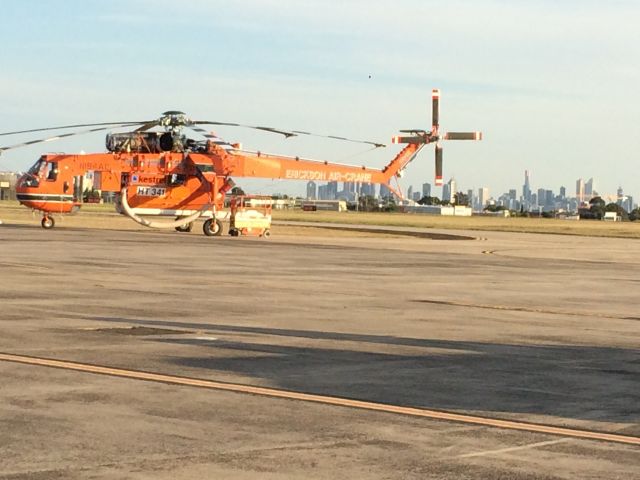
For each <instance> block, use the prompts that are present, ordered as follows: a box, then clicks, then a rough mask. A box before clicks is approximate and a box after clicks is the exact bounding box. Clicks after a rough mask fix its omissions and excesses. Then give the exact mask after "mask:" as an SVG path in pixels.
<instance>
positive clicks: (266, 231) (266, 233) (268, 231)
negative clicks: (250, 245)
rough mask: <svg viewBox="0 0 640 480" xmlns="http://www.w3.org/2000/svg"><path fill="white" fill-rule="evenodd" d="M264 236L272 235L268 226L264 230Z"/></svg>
mask: <svg viewBox="0 0 640 480" xmlns="http://www.w3.org/2000/svg"><path fill="white" fill-rule="evenodd" d="M262 236H263V237H264V238H269V237H270V236H271V231H270V230H269V229H268V228H267V229H266V230H265V231H264V232H262Z"/></svg>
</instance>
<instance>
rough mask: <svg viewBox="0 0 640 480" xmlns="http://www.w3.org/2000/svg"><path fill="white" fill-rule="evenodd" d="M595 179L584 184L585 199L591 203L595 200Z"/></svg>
mask: <svg viewBox="0 0 640 480" xmlns="http://www.w3.org/2000/svg"><path fill="white" fill-rule="evenodd" d="M593 191H594V190H593V177H591V178H590V179H589V180H587V181H586V183H585V184H584V199H585V201H589V200H591V199H592V198H593Z"/></svg>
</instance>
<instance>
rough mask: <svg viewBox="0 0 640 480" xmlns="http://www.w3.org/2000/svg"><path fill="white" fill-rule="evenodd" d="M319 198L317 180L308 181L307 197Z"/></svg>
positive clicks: (310, 198)
mask: <svg viewBox="0 0 640 480" xmlns="http://www.w3.org/2000/svg"><path fill="white" fill-rule="evenodd" d="M317 198H318V193H317V187H316V182H314V181H313V180H311V181H309V182H308V183H307V199H309V200H316V199H317Z"/></svg>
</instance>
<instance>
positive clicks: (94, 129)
mask: <svg viewBox="0 0 640 480" xmlns="http://www.w3.org/2000/svg"><path fill="white" fill-rule="evenodd" d="M130 126H131V124H130V123H120V124H110V126H108V127H98V128H90V129H88V130H81V131H79V132H69V133H63V134H61V135H56V136H54V137H47V138H40V139H38V140H30V141H28V142H22V143H16V144H15V145H8V146H6V147H0V153H2V152H5V151H7V150H13V149H16V148H20V147H28V146H29V145H35V144H36V143H44V142H53V141H54V140H60V139H61V138H67V137H73V136H75V135H84V134H86V133H92V132H99V131H101V130H111V129H114V128H120V127H130Z"/></svg>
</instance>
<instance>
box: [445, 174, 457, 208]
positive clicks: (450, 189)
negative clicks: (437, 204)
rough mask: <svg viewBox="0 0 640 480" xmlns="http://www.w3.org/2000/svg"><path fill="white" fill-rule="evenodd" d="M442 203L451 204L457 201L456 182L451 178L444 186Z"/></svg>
mask: <svg viewBox="0 0 640 480" xmlns="http://www.w3.org/2000/svg"><path fill="white" fill-rule="evenodd" d="M442 201H443V202H449V203H451V204H453V203H455V201H456V180H455V178H451V179H450V180H449V181H448V182H447V183H445V184H444V185H443V186H442Z"/></svg>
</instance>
